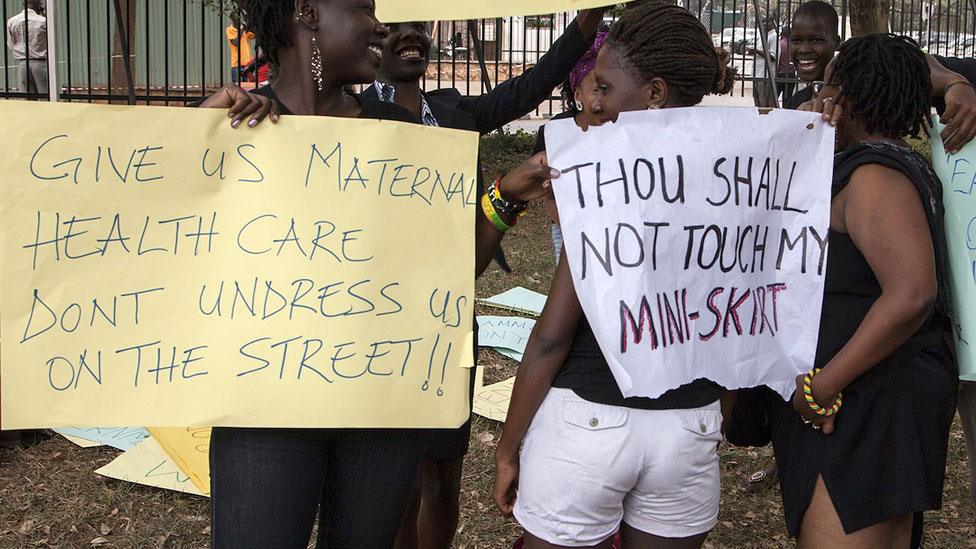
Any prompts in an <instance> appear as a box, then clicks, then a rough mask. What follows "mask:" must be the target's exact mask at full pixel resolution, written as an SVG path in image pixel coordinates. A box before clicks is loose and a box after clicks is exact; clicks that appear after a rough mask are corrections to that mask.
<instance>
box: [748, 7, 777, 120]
mask: <svg viewBox="0 0 976 549" xmlns="http://www.w3.org/2000/svg"><path fill="white" fill-rule="evenodd" d="M764 42H765V47H763V43H764ZM748 53H751V54H753V55H754V56H755V58H756V80H755V81H754V82H753V83H752V97H753V98H754V99H755V100H756V106H757V107H775V106H776V87H775V86H773V84H772V83H771V82H770V81H769V74H770V71H772V74H773V76H775V75H776V67H777V60H778V59H779V36H778V35H777V33H776V24H775V22H774V21H773V19H772V18H771V17H765V18H763V21H762V29H761V32H759V33H757V35H756V40H755V42H754V47H753V48H751V50H750V51H749V52H748Z"/></svg>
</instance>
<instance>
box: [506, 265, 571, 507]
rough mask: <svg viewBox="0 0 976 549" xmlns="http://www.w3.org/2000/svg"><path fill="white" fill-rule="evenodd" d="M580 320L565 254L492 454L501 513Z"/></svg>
mask: <svg viewBox="0 0 976 549" xmlns="http://www.w3.org/2000/svg"><path fill="white" fill-rule="evenodd" d="M582 316H583V309H582V307H581V306H580V303H579V299H578V298H577V297H576V290H575V289H574V288H573V279H572V275H571V274H570V272H569V264H568V263H567V261H566V253H565V250H564V251H563V253H562V254H561V255H560V260H559V265H558V266H557V267H556V273H555V275H554V276H553V279H552V286H551V287H550V289H549V298H548V299H547V300H546V306H545V308H544V309H543V310H542V315H541V316H540V317H539V320H538V322H536V325H535V328H534V329H533V330H532V335H531V336H529V342H528V343H527V344H526V346H525V356H524V357H523V359H522V365H521V366H519V369H518V373H517V374H516V376H515V387H514V389H513V390H512V399H511V401H510V403H509V405H508V417H507V418H506V420H505V426H504V428H503V430H502V437H501V440H499V442H498V449H497V450H496V451H495V504H496V505H497V506H498V508H499V510H501V511H502V513H505V514H510V513H511V512H512V508H513V507H514V504H515V488H516V486H517V483H518V459H519V457H518V456H519V448H520V447H521V445H522V439H523V438H524V437H525V433H526V431H528V429H529V425H530V424H531V423H532V418H533V417H535V413H536V411H537V410H538V409H539V406H540V405H541V404H542V401H543V400H544V399H545V398H546V394H547V393H548V392H549V388H550V387H551V386H552V380H553V379H555V377H556V374H557V373H558V372H559V369H560V368H561V367H562V365H563V362H565V360H566V356H567V355H568V354H569V350H570V347H571V346H572V343H573V336H574V335H575V333H576V327H577V324H579V320H580V318H582Z"/></svg>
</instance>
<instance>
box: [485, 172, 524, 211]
mask: <svg viewBox="0 0 976 549" xmlns="http://www.w3.org/2000/svg"><path fill="white" fill-rule="evenodd" d="M501 184H502V178H501V177H499V178H498V179H495V183H494V184H493V185H492V186H491V187H490V188H489V189H488V198H489V199H491V204H492V205H493V206H494V207H495V211H497V212H501V213H503V214H506V215H510V216H513V217H514V216H517V215H518V216H521V215H524V214H525V209H526V208H527V207H528V205H529V203H528V202H522V201H520V200H506V199H505V198H504V197H502V187H501Z"/></svg>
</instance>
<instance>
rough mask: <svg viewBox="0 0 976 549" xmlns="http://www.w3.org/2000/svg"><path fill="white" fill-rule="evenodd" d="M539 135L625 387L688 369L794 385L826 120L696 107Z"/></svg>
mask: <svg viewBox="0 0 976 549" xmlns="http://www.w3.org/2000/svg"><path fill="white" fill-rule="evenodd" d="M546 138H547V147H548V151H549V162H550V163H551V164H552V165H553V166H556V167H558V168H559V169H561V170H562V172H563V175H562V177H561V178H559V180H558V182H557V183H556V184H554V188H555V192H556V199H557V201H558V205H559V216H560V221H561V223H562V228H563V234H564V235H565V242H566V254H567V259H568V261H569V262H570V267H571V271H572V273H573V279H574V283H575V286H576V291H577V294H579V298H580V302H581V303H582V305H583V309H584V311H585V313H586V317H587V319H588V320H589V322H590V325H591V326H592V327H593V330H594V333H595V334H596V336H597V340H598V341H599V342H600V347H601V349H602V350H603V354H604V355H605V356H606V357H607V359H608V362H609V363H610V367H611V370H612V371H613V374H614V377H615V378H616V380H617V383H618V385H619V386H620V389H621V390H622V391H623V394H624V395H625V396H647V397H657V396H660V395H661V394H662V393H664V392H665V391H667V390H669V389H674V388H677V387H680V386H681V385H684V384H686V383H689V382H691V381H693V380H695V379H698V378H708V379H711V380H713V381H715V382H717V383H719V384H721V385H723V386H725V387H727V388H739V387H751V386H755V385H759V384H769V385H770V386H772V387H774V388H777V389H779V390H781V391H783V392H784V394H789V392H791V391H792V389H791V388H790V387H791V386H792V383H793V379H794V378H795V376H796V374H797V373H798V372H800V371H802V370H804V369H808V368H809V367H810V366H811V364H812V363H813V357H814V353H815V350H816V343H817V332H818V324H819V320H820V306H821V300H822V294H823V274H824V269H825V267H826V258H827V230H828V226H829V225H828V223H829V201H830V178H831V160H832V153H833V143H834V141H833V139H834V136H833V131H832V130H831V129H829V128H827V127H825V126H824V125H822V124H820V123H819V122H817V121H816V117H815V116H813V115H811V114H807V113H796V112H786V111H775V112H773V113H771V114H767V115H760V114H758V113H757V111H756V110H755V109H709V108H690V109H667V110H662V111H656V112H654V111H646V112H640V113H624V114H622V115H621V116H620V119H619V121H618V122H617V123H616V124H610V125H606V126H603V127H597V128H591V129H590V130H589V131H587V132H582V131H581V130H579V129H578V128H577V127H576V125H575V124H574V122H573V121H572V120H565V121H558V122H553V123H551V124H550V125H549V126H548V127H547V128H546Z"/></svg>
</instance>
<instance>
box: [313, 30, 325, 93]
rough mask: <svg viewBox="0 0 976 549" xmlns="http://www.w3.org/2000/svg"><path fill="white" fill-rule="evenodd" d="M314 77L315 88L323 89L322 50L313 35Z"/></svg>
mask: <svg viewBox="0 0 976 549" xmlns="http://www.w3.org/2000/svg"><path fill="white" fill-rule="evenodd" d="M312 78H313V79H314V80H315V89H317V90H318V91H322V90H323V89H324V85H323V84H322V50H320V49H319V42H318V40H316V39H315V35H314V34H313V35H312Z"/></svg>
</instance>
